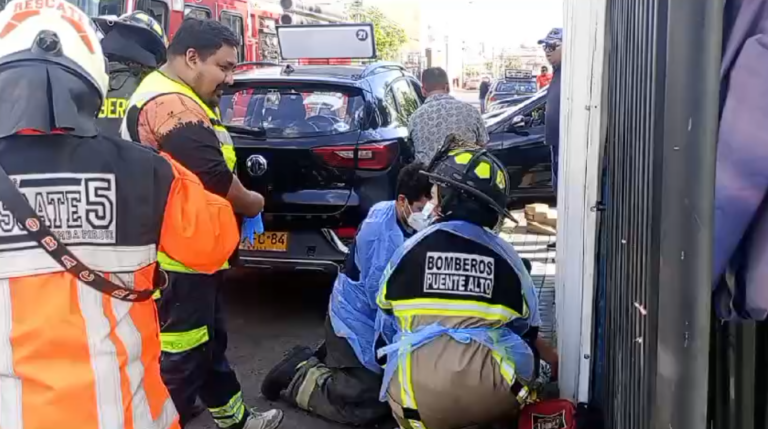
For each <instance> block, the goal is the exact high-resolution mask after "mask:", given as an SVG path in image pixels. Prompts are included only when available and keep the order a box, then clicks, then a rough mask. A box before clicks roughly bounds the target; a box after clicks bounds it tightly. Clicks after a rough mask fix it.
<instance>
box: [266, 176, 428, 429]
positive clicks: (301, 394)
mask: <svg viewBox="0 0 768 429" xmlns="http://www.w3.org/2000/svg"><path fill="white" fill-rule="evenodd" d="M423 169H424V166H423V164H420V163H417V164H411V165H409V166H407V167H405V168H404V169H403V170H402V171H401V172H400V175H399V176H398V181H397V189H396V191H397V195H398V196H397V200H395V201H384V202H381V203H378V204H376V205H375V206H373V207H372V208H371V210H370V212H369V213H368V216H367V217H366V219H365V220H364V221H363V223H362V225H361V226H360V229H359V231H358V232H357V236H356V237H355V243H354V244H353V245H352V246H351V247H350V249H349V256H348V257H347V261H346V264H345V267H344V269H343V270H342V272H341V273H339V276H338V277H337V279H336V282H335V284H334V287H333V295H332V296H331V301H330V304H329V309H328V317H327V318H326V322H325V344H324V345H323V346H322V347H321V348H320V351H319V352H316V353H314V355H313V352H312V350H311V349H309V348H308V347H297V348H295V349H293V350H292V351H290V352H289V353H288V355H287V356H286V358H285V359H283V361H281V362H280V363H279V364H278V365H277V366H276V367H275V368H274V369H272V371H270V373H269V374H267V376H266V378H265V379H264V383H263V384H262V393H263V394H264V396H265V397H266V398H267V399H270V400H274V399H277V398H278V397H279V396H280V393H281V391H283V396H284V398H285V399H286V400H287V401H288V402H290V403H292V404H293V405H295V406H298V407H300V408H302V409H304V410H307V411H311V412H313V413H315V414H318V415H320V416H321V417H324V418H326V419H329V420H333V421H336V422H339V423H343V424H353V425H369V424H371V423H374V422H376V421H378V420H381V419H383V418H386V417H387V416H388V415H389V413H390V409H389V406H388V405H387V404H386V403H385V402H381V401H380V400H379V397H378V396H379V389H380V388H381V380H382V369H381V367H380V366H379V365H378V364H377V363H376V359H375V356H374V333H375V331H376V329H375V325H374V324H375V321H376V313H377V311H378V309H377V307H376V293H377V291H378V288H379V281H380V279H381V275H382V273H383V272H384V268H385V267H386V265H387V263H388V262H389V258H390V257H391V256H392V254H393V253H394V252H395V251H396V250H397V249H398V248H399V247H400V246H402V244H403V242H404V241H405V239H406V238H408V237H410V236H411V235H413V234H414V233H415V232H417V231H418V230H421V229H423V228H424V227H426V225H427V223H428V218H429V216H430V215H431V212H432V204H430V203H429V200H430V198H431V194H430V193H431V190H432V184H431V183H430V182H429V178H428V177H427V176H425V175H424V174H421V172H422V171H423Z"/></svg>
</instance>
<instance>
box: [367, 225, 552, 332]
mask: <svg viewBox="0 0 768 429" xmlns="http://www.w3.org/2000/svg"><path fill="white" fill-rule="evenodd" d="M438 230H443V231H448V232H451V233H454V234H457V235H459V236H461V237H464V238H467V239H469V240H472V241H475V242H477V243H480V244H484V245H486V246H487V247H489V248H490V249H493V250H494V251H495V252H496V253H497V254H498V255H499V256H501V257H502V258H504V259H505V260H506V261H507V262H508V263H509V264H510V265H511V266H512V267H513V268H514V270H515V272H517V273H518V275H519V276H520V282H521V288H522V293H523V309H522V313H518V312H517V311H515V310H514V309H512V308H510V307H508V306H505V305H503V304H502V303H498V304H492V303H485V302H481V301H474V300H471V299H446V298H411V299H408V298H405V299H398V300H392V299H387V283H388V280H389V277H390V276H391V275H392V273H393V272H394V270H395V268H396V267H397V265H398V264H399V263H400V261H401V260H402V258H403V257H404V256H405V255H406V254H407V253H408V251H410V250H411V249H412V248H413V247H414V246H415V245H416V244H418V243H419V242H420V241H421V240H422V239H424V237H426V236H427V235H429V234H431V233H433V232H435V231H438ZM507 247H510V248H511V246H509V245H508V244H507V243H504V242H503V240H501V239H499V238H498V237H496V236H495V235H493V234H492V233H490V232H487V231H485V230H484V229H483V228H480V227H477V226H474V225H471V224H469V223H467V222H462V221H451V222H441V223H437V224H434V225H432V226H430V227H429V228H427V229H425V230H423V231H421V232H419V233H418V234H416V235H415V236H413V237H411V239H409V240H408V241H407V242H406V243H405V244H404V245H403V246H402V247H400V249H398V250H397V252H395V254H394V255H392V258H391V259H390V261H389V264H388V265H387V268H386V269H385V270H384V273H383V275H382V280H381V287H380V288H379V293H378V294H377V296H376V304H377V305H378V306H379V307H380V308H381V309H383V310H385V311H386V310H388V311H391V312H392V314H394V315H395V316H397V317H411V316H416V315H425V316H446V317H466V318H473V317H474V318H479V319H484V320H487V321H490V322H492V323H493V325H494V326H501V325H504V324H506V323H509V322H511V321H513V320H515V321H518V320H519V322H520V323H519V324H518V326H517V327H518V328H519V329H520V330H521V331H522V332H518V334H519V335H521V334H522V333H523V332H525V331H526V330H527V328H528V326H539V325H540V323H541V320H540V317H539V310H538V299H537V296H536V291H535V289H534V287H533V282H532V280H531V277H530V275H528V274H527V270H526V269H525V266H524V265H523V262H522V260H521V259H520V257H519V256H518V255H517V254H516V253H514V249H512V250H511V251H510V249H508V248H507Z"/></svg>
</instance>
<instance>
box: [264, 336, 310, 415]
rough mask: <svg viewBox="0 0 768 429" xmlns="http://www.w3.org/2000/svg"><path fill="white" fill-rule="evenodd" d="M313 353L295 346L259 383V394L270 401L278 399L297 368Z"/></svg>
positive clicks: (308, 349)
mask: <svg viewBox="0 0 768 429" xmlns="http://www.w3.org/2000/svg"><path fill="white" fill-rule="evenodd" d="M313 353H314V351H313V350H312V349H310V348H309V347H304V346H296V347H294V348H292V349H291V350H289V351H288V352H287V353H286V354H285V357H284V358H283V360H281V361H280V362H278V363H277V365H275V366H274V367H273V368H272V369H271V370H270V371H269V372H268V373H267V376H266V377H264V381H262V382H261V394H262V395H264V397H265V398H267V399H268V400H270V401H275V400H277V399H278V398H280V392H282V391H283V390H285V389H286V388H287V387H288V385H289V384H291V380H293V377H294V376H295V375H296V371H297V367H298V366H299V365H300V364H301V363H302V362H304V361H306V360H307V359H309V358H311V357H312V354H313Z"/></svg>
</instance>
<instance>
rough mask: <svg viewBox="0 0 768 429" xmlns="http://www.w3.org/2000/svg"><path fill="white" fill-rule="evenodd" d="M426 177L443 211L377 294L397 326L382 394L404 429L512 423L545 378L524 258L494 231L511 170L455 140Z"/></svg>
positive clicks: (394, 262) (393, 264) (396, 260)
mask: <svg viewBox="0 0 768 429" xmlns="http://www.w3.org/2000/svg"><path fill="white" fill-rule="evenodd" d="M426 175H428V176H429V177H430V179H431V180H432V181H433V183H435V184H436V185H437V189H438V191H437V193H438V195H437V199H438V201H439V203H438V206H439V213H440V218H438V219H437V220H436V221H435V223H434V224H433V225H431V226H430V227H428V228H427V229H425V230H424V231H422V232H421V233H419V234H417V235H415V236H414V237H413V238H411V239H410V240H408V241H407V242H406V243H405V244H404V245H403V247H402V248H400V249H399V250H398V251H397V252H396V253H395V255H394V256H393V257H392V259H391V261H390V263H389V266H388V267H387V270H386V272H385V274H384V276H383V278H382V282H381V289H380V291H379V293H378V296H377V302H378V304H379V306H380V307H381V309H382V311H384V312H386V313H388V314H390V315H392V316H394V320H395V327H396V330H397V334H396V335H395V337H394V340H393V341H392V344H391V345H388V346H385V347H383V348H381V349H379V351H378V353H379V354H380V355H383V356H386V357H387V365H386V370H385V375H384V380H383V385H382V392H381V399H388V401H389V404H390V406H391V407H392V412H393V414H394V417H395V419H396V420H397V421H398V423H399V424H400V426H401V427H402V428H423V427H427V428H429V429H459V428H465V427H469V426H475V425H478V426H483V425H489V424H495V423H503V422H506V421H512V420H514V418H515V417H516V415H517V413H518V411H519V410H520V408H521V406H522V405H523V404H525V403H526V402H527V401H528V400H529V399H530V397H531V396H533V395H529V392H530V391H532V390H534V386H535V383H536V380H537V378H538V376H539V374H538V373H539V371H538V368H539V360H538V357H537V356H538V351H537V345H538V343H539V341H538V326H539V325H540V318H539V311H538V304H537V299H536V294H535V291H534V288H533V283H532V281H531V277H530V275H529V274H528V271H527V270H526V267H525V264H524V262H523V260H521V258H520V257H519V256H518V255H517V253H516V252H515V250H514V249H513V248H512V246H511V245H510V244H509V243H507V242H505V241H504V240H502V239H501V238H499V237H498V235H497V232H496V231H498V230H499V229H500V227H501V225H502V224H503V221H504V220H505V218H506V216H508V215H507V211H506V210H505V206H506V202H507V192H508V178H507V174H506V171H505V169H504V166H503V165H502V164H501V163H500V162H499V161H498V160H497V159H496V158H494V157H493V156H492V155H491V154H489V153H488V152H486V151H485V150H483V149H480V148H478V147H476V146H474V145H470V146H465V148H459V149H455V148H453V147H450V146H449V147H447V148H444V149H442V150H441V151H439V152H438V154H437V155H436V156H435V158H434V159H433V161H432V163H431V164H430V166H429V168H428V172H427V173H426ZM542 351H543V350H542Z"/></svg>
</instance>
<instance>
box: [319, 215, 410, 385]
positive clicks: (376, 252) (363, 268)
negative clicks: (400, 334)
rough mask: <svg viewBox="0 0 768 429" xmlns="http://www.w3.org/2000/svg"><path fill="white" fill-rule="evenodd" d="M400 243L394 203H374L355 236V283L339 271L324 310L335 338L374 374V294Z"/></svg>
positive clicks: (402, 237) (402, 238)
mask: <svg viewBox="0 0 768 429" xmlns="http://www.w3.org/2000/svg"><path fill="white" fill-rule="evenodd" d="M404 241H405V237H404V235H403V232H402V230H401V229H400V226H399V225H398V221H397V212H396V210H395V202H394V201H385V202H381V203H378V204H376V205H375V206H373V207H372V208H371V210H370V212H369V213H368V217H367V218H366V219H365V220H364V221H363V224H362V225H361V226H360V230H359V231H358V232H357V236H356V237H355V255H354V258H355V259H354V263H355V264H356V265H357V268H358V269H359V270H360V277H359V281H355V280H352V279H350V278H349V277H348V276H347V275H345V274H344V273H343V272H342V273H339V276H338V277H337V278H336V282H335V283H334V285H333V294H332V295H331V301H330V304H329V308H328V313H329V315H330V318H331V324H332V325H333V330H334V332H336V335H338V336H340V337H343V338H346V339H347V341H348V342H349V345H350V346H352V349H353V350H354V351H355V355H357V358H358V359H359V360H360V362H361V363H362V364H363V365H365V367H366V368H368V369H370V370H372V371H375V372H381V367H380V366H379V365H378V364H377V363H376V358H375V350H374V342H375V340H374V334H375V324H376V323H377V321H376V317H377V316H376V314H377V312H378V306H377V305H376V293H377V292H378V290H379V280H380V279H381V276H382V273H383V272H384V269H385V268H386V266H387V263H388V262H389V258H390V257H392V254H393V253H395V250H397V249H398V248H399V247H400V246H401V245H402V244H403V242H404ZM380 317H381V316H380ZM378 323H382V320H379V322H378Z"/></svg>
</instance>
